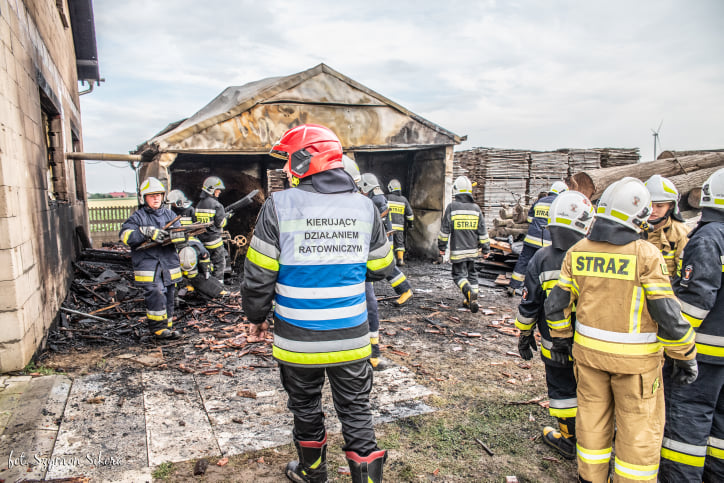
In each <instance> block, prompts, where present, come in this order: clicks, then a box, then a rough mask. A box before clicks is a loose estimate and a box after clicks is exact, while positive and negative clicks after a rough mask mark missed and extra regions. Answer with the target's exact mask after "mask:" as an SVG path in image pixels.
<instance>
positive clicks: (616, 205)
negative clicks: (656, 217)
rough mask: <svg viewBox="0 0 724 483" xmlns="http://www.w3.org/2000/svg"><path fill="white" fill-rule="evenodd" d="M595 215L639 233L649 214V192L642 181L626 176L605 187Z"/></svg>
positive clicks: (645, 224) (644, 226)
mask: <svg viewBox="0 0 724 483" xmlns="http://www.w3.org/2000/svg"><path fill="white" fill-rule="evenodd" d="M597 215H598V217H599V218H605V219H607V220H611V221H613V222H616V223H619V224H621V225H624V226H625V227H627V228H630V229H632V230H634V231H636V233H640V232H641V230H642V229H645V228H647V223H646V220H647V219H648V217H649V215H651V193H649V190H647V189H646V186H645V185H644V183H643V181H641V180H640V179H636V178H631V177H629V176H627V177H625V178H623V179H621V180H619V181H616V182H615V183H613V184H611V185H610V186H609V187H608V188H606V190H605V191H604V192H603V194H602V195H601V199H600V200H599V202H598V210H597Z"/></svg>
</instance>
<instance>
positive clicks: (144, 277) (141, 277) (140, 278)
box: [133, 275, 153, 282]
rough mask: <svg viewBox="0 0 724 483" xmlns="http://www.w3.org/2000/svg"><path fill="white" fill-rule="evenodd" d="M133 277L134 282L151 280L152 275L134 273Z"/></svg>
mask: <svg viewBox="0 0 724 483" xmlns="http://www.w3.org/2000/svg"><path fill="white" fill-rule="evenodd" d="M133 279H134V280H135V281H136V282H153V275H135V276H134V277H133Z"/></svg>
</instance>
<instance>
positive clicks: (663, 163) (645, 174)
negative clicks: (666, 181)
mask: <svg viewBox="0 0 724 483" xmlns="http://www.w3.org/2000/svg"><path fill="white" fill-rule="evenodd" d="M722 166H724V153H709V154H695V155H692V156H682V157H679V158H668V159H660V160H657V161H650V162H646V163H637V164H629V165H625V166H614V167H611V168H601V169H594V170H590V171H581V172H580V173H576V174H574V175H572V176H570V177H569V178H568V179H566V183H567V184H568V186H570V187H571V188H572V189H575V190H577V191H580V192H581V193H583V194H584V195H586V196H588V197H589V198H590V199H591V200H596V199H598V198H600V197H601V194H603V191H604V190H605V189H606V188H607V187H608V186H609V185H610V184H611V183H614V182H616V181H618V180H620V179H621V178H624V177H626V176H632V177H634V178H638V179H640V180H641V181H646V180H647V179H649V178H650V177H651V176H653V175H655V174H659V175H661V176H664V177H666V178H671V177H674V176H678V175H686V174H691V173H693V172H695V171H699V170H702V169H707V168H714V167H717V168H721V167H722Z"/></svg>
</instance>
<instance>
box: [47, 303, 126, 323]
mask: <svg viewBox="0 0 724 483" xmlns="http://www.w3.org/2000/svg"><path fill="white" fill-rule="evenodd" d="M60 311H61V312H66V313H68V314H74V315H82V316H83V317H87V318H89V319H93V320H100V321H101V322H109V323H111V324H112V323H113V321H112V320H110V319H104V318H103V317H98V316H96V315H91V314H86V313H84V312H78V311H77V310H72V309H66V308H65V307H61V308H60Z"/></svg>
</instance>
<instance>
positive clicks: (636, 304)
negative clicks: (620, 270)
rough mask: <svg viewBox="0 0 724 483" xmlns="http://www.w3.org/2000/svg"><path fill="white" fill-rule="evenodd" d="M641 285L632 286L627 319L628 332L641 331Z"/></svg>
mask: <svg viewBox="0 0 724 483" xmlns="http://www.w3.org/2000/svg"><path fill="white" fill-rule="evenodd" d="M642 292H643V290H641V287H634V288H633V295H632V297H631V313H630V314H629V319H628V331H629V333H640V332H641V314H642V313H643V308H644V304H643V300H641V295H643V293H642Z"/></svg>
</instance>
